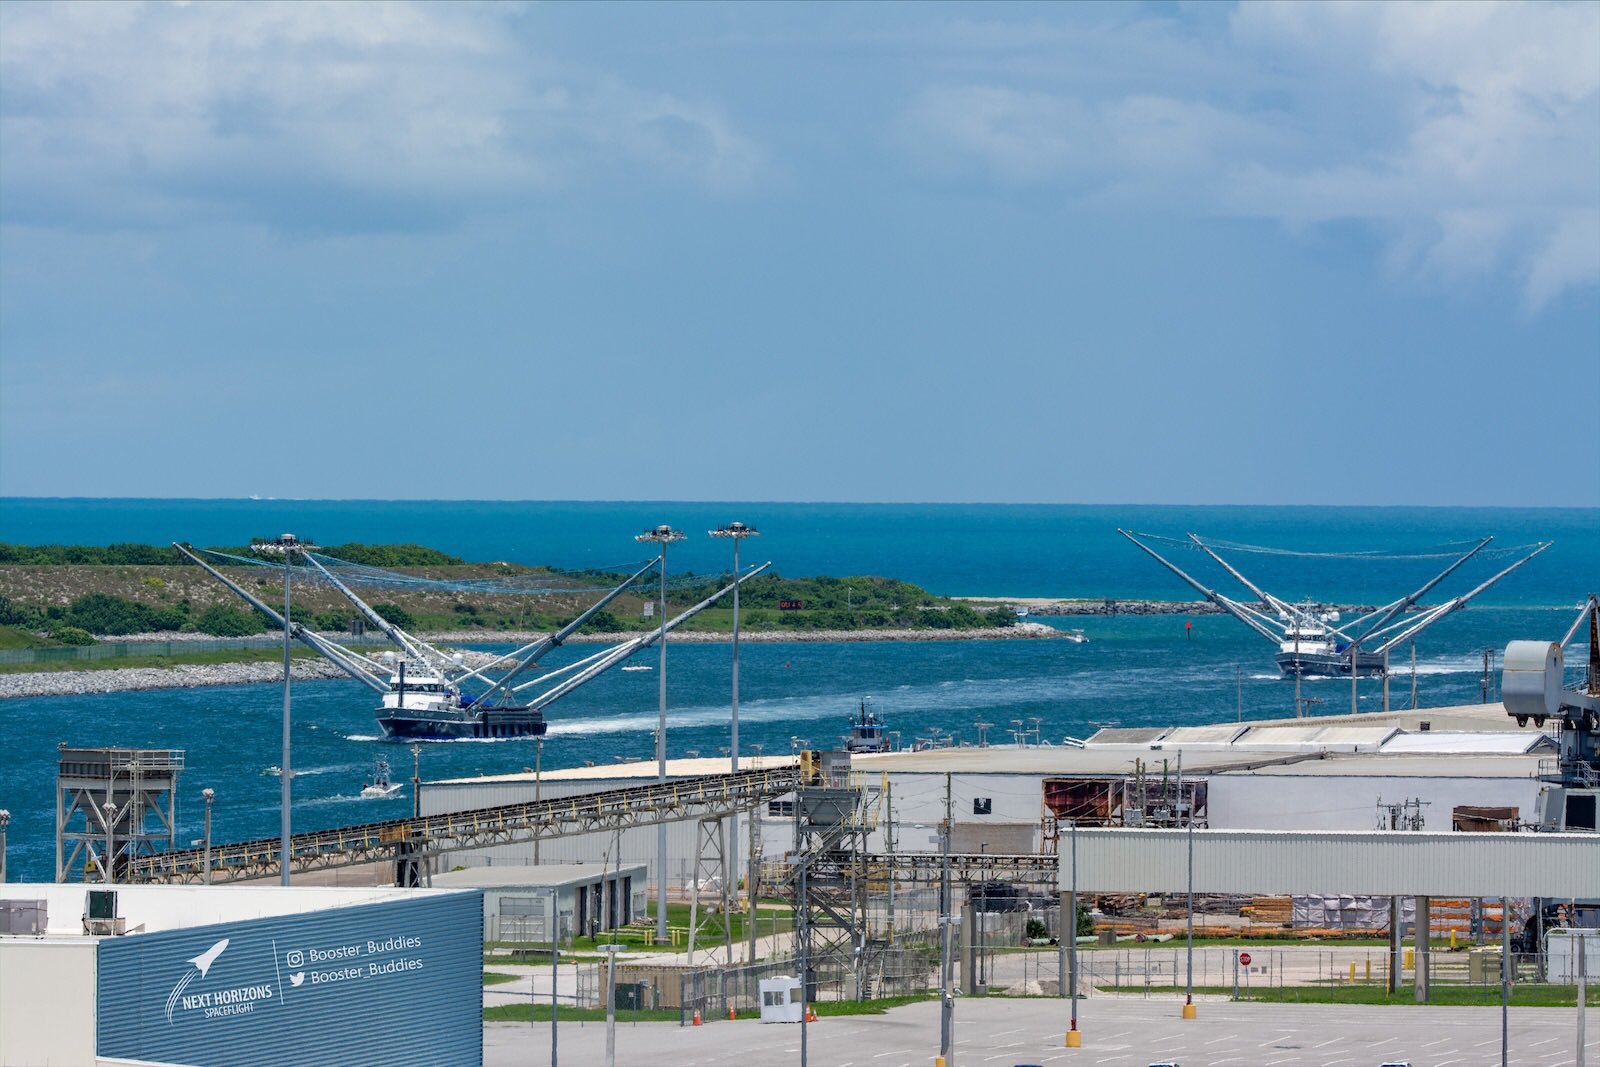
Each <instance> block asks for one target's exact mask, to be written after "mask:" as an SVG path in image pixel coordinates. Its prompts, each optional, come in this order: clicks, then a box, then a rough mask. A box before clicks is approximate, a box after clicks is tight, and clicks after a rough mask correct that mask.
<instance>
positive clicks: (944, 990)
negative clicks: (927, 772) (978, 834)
mask: <svg viewBox="0 0 1600 1067" xmlns="http://www.w3.org/2000/svg"><path fill="white" fill-rule="evenodd" d="M952 810H953V809H952V805H951V791H950V772H949V771H946V772H945V776H944V826H943V828H942V831H941V833H940V834H939V837H940V842H939V844H940V848H941V850H942V852H943V858H942V860H941V862H940V869H939V923H940V926H941V927H942V929H943V934H944V936H943V937H941V938H940V939H939V1058H938V1060H937V1065H936V1067H955V1048H954V1045H955V1021H956V1020H955V1012H956V999H955V991H954V990H952V989H951V988H950V954H951V944H950V939H951V932H952V916H951V914H950V912H951V907H950V904H951V901H950V830H951V824H950V818H951V814H952Z"/></svg>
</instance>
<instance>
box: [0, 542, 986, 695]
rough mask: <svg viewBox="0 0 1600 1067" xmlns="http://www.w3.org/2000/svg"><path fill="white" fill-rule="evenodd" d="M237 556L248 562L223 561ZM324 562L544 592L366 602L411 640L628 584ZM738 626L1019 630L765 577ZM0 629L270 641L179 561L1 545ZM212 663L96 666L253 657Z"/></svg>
mask: <svg viewBox="0 0 1600 1067" xmlns="http://www.w3.org/2000/svg"><path fill="white" fill-rule="evenodd" d="M231 551H232V552H233V553H234V554H241V553H243V552H244V551H245V550H244V549H233V550H231ZM328 554H330V555H335V556H338V557H339V558H342V559H348V560H351V561H352V562H358V563H363V564H368V565H373V566H382V567H387V568H391V569H396V570H400V571H403V572H404V573H407V574H411V575H415V576H418V577H424V578H430V579H438V580H450V581H467V580H480V581H481V580H485V579H494V580H496V581H498V582H501V583H507V582H509V583H514V584H518V585H522V586H524V587H526V588H529V589H532V590H539V589H543V590H546V591H543V592H538V591H535V592H529V593H504V592H477V591H474V592H465V591H463V590H462V589H460V588H457V589H451V588H449V587H443V586H436V587H429V588H425V589H422V590H412V589H407V590H394V589H381V588H380V589H369V590H367V592H368V593H369V594H370V599H371V600H372V601H373V607H374V609H375V610H377V611H378V612H379V613H380V614H382V615H384V616H385V617H386V618H388V619H390V620H391V621H393V622H394V623H395V624H397V625H399V626H401V627H404V628H405V629H407V630H411V631H413V632H418V633H437V632H452V633H460V634H468V635H471V638H472V639H473V640H481V641H482V642H484V643H492V642H495V641H496V640H497V639H499V638H500V637H501V635H503V634H507V633H509V632H513V631H514V632H528V631H550V630H554V629H556V628H558V627H560V626H563V625H565V624H567V623H568V622H570V621H571V620H573V619H574V618H576V617H577V615H578V613H579V612H581V611H582V610H584V609H585V608H586V607H587V606H588V605H590V604H592V603H593V602H594V600H595V599H596V598H597V597H598V596H599V595H600V594H601V593H603V592H604V591H606V590H607V589H609V588H610V587H612V586H613V585H615V584H617V583H619V582H620V581H621V580H622V578H623V577H624V576H623V575H620V574H607V573H598V572H560V571H556V570H553V569H551V568H546V567H529V566H523V565H518V564H510V563H503V562H496V563H467V562H465V561H463V560H461V559H459V558H457V557H454V556H449V555H446V554H444V553H441V552H437V551H435V550H433V549H429V548H425V547H422V546H418V545H356V544H351V545H338V546H333V547H331V548H330V549H329V550H328ZM222 570H223V572H224V573H225V574H227V575H228V576H229V578H230V579H232V580H233V581H235V582H238V583H239V584H240V585H241V586H242V587H244V588H245V589H248V590H250V591H252V592H253V593H255V594H257V595H259V596H260V597H261V598H262V599H264V600H265V601H267V602H268V603H270V604H274V605H276V604H277V603H278V590H279V588H280V585H279V577H278V575H277V574H276V573H273V572H269V571H263V570H261V569H259V568H254V567H249V566H244V565H238V566H232V567H223V568H222ZM728 580H729V578H728V576H726V575H722V576H709V577H707V576H698V577H697V576H695V575H693V574H688V573H686V574H683V575H680V576H678V577H677V578H675V579H674V580H673V582H672V583H671V584H670V586H669V588H668V596H667V611H668V613H669V615H673V614H677V613H678V612H680V611H682V610H683V609H685V608H688V607H689V606H691V605H693V604H695V603H698V602H699V601H701V600H703V599H705V598H706V597H708V596H710V595H711V594H712V593H713V592H715V591H716V590H717V589H718V588H720V587H721V586H722V585H724V584H726V583H727V581H728ZM653 599H654V592H653V590H652V589H651V588H650V587H649V586H648V585H644V586H641V587H640V588H638V589H630V590H629V591H628V592H627V593H624V594H623V595H621V596H619V597H618V598H617V599H616V600H614V601H612V603H611V604H610V605H609V606H608V607H607V608H606V609H605V610H603V611H601V612H599V613H597V614H596V615H595V616H594V617H593V618H592V619H591V620H590V621H589V622H588V623H587V624H586V625H585V626H584V628H583V629H584V631H586V632H591V633H596V632H601V633H614V632H619V631H628V630H635V631H639V630H648V629H650V628H652V627H653V626H654V625H655V622H654V620H653V619H647V618H645V617H644V614H643V612H644V608H645V605H646V603H647V602H651V601H653ZM293 611H294V616H295V617H296V618H297V619H302V620H306V621H308V622H309V623H310V624H311V625H312V626H314V627H315V628H316V629H319V630H323V631H331V632H339V631H343V630H344V629H346V628H347V627H348V626H349V625H350V623H351V621H352V619H353V618H354V617H355V616H356V615H357V612H356V610H355V609H354V608H353V607H352V606H351V605H350V604H349V602H348V601H346V600H345V599H344V598H343V597H342V596H341V595H340V594H339V593H338V592H337V590H334V589H332V588H331V587H328V586H326V585H318V584H314V583H302V585H301V586H299V587H297V588H296V590H295V593H294V597H293ZM732 621H733V612H732V608H731V605H730V606H720V605H719V606H717V607H713V608H709V609H707V610H705V611H703V612H702V613H701V614H699V615H698V616H696V617H695V618H694V619H692V620H690V621H689V622H688V623H686V624H685V625H684V627H683V629H684V630H685V631H697V632H702V633H726V632H728V631H729V630H731V628H732ZM741 622H742V624H743V626H744V628H745V630H746V632H750V633H760V632H791V631H807V630H812V631H815V630H842V631H851V630H885V629H907V630H922V631H935V632H937V631H951V632H958V631H962V630H973V629H979V628H984V627H996V626H999V627H1004V626H1010V625H1012V624H1013V623H1014V622H1015V619H1014V617H1013V616H1012V614H1011V613H1010V612H1009V611H1005V610H995V611H992V612H982V611H977V610H974V608H972V607H971V606H969V605H967V604H965V603H962V602H960V601H956V600H952V599H949V598H946V597H940V596H936V595H934V594H932V593H930V592H928V591H927V590H925V589H922V588H921V587H919V586H915V585H911V584H909V583H907V582H901V581H897V580H895V579H891V578H880V577H870V576H869V577H846V578H832V577H819V578H784V577H781V576H779V575H775V574H771V573H767V574H763V575H761V576H759V577H756V578H753V579H749V580H748V581H747V582H746V584H745V586H744V588H743V591H742V595H741ZM0 627H7V628H9V629H8V630H7V631H6V633H5V635H4V636H3V638H0V640H3V641H4V642H7V643H6V644H0V647H12V648H39V647H55V646H61V645H84V644H91V643H93V642H95V641H96V640H105V639H114V638H116V637H118V636H121V635H125V634H131V633H148V632H158V633H159V632H174V633H177V634H184V633H198V634H206V635H210V636H218V637H243V636H251V635H257V634H262V633H265V632H266V622H265V620H264V619H262V618H261V617H260V616H258V615H256V614H255V613H254V612H252V611H250V610H248V609H245V608H242V607H241V606H239V600H238V598H237V597H236V596H235V595H234V594H233V593H232V592H230V591H229V590H227V589H226V588H224V587H223V586H222V585H221V584H220V583H218V582H217V581H216V580H215V579H213V578H212V577H211V576H210V575H208V574H206V573H205V572H204V571H202V570H201V569H200V568H199V567H196V566H194V565H193V564H190V563H188V562H187V561H186V560H184V558H183V557H182V556H180V555H179V554H178V553H177V552H176V551H174V550H172V549H170V548H159V547H157V546H151V545H114V546H110V547H109V548H98V547H85V546H48V545H47V546H26V545H21V546H19V545H8V544H0ZM211 655H212V654H210V653H193V654H190V653H184V654H180V655H177V656H171V657H158V658H157V659H158V660H159V662H148V661H147V660H148V659H149V658H148V657H129V658H127V659H118V660H99V661H95V667H96V668H98V669H107V668H112V667H132V666H164V665H170V664H173V663H180V662H187V663H211V662H240V661H243V660H250V659H254V658H268V657H257V656H255V655H251V654H244V653H240V654H233V653H229V654H227V656H228V658H227V659H224V660H217V659H213V658H207V657H210V656H211ZM79 666H85V663H84V662H83V661H72V660H60V661H56V660H51V661H46V662H41V663H39V664H36V665H34V666H33V669H46V670H60V669H72V668H74V667H79Z"/></svg>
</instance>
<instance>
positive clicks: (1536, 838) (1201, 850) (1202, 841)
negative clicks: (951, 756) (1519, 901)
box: [1058, 827, 1600, 898]
mask: <svg viewBox="0 0 1600 1067" xmlns="http://www.w3.org/2000/svg"><path fill="white" fill-rule="evenodd" d="M1191 855H1192V858H1193V881H1192V883H1191V881H1190V873H1189V871H1190V868H1189V862H1190V857H1191ZM1072 856H1073V853H1071V852H1068V853H1065V854H1064V855H1063V856H1062V858H1061V862H1060V866H1059V868H1058V872H1059V882H1058V884H1059V885H1060V887H1061V888H1062V889H1066V888H1068V887H1069V886H1070V885H1071V884H1072V882H1073V880H1074V879H1073V862H1074V861H1073V859H1072ZM1076 864H1077V871H1076V883H1077V887H1078V889H1079V890H1081V891H1092V892H1114V893H1173V892H1183V891H1184V889H1185V888H1186V887H1187V886H1189V885H1191V884H1192V885H1193V887H1194V891H1195V892H1197V893H1250V894H1274V895H1283V894H1295V893H1314V894H1333V893H1341V894H1344V893H1348V894H1356V895H1363V894H1373V895H1381V896H1438V897H1474V896H1513V897H1555V898H1563V897H1578V898H1588V897H1593V896H1596V895H1600V836H1596V835H1594V834H1554V833H1540V834H1534V833H1528V834H1459V833H1450V832H1443V833H1432V832H1407V831H1397V832H1386V833H1378V832H1376V831H1371V830H1365V831H1327V830H1309V831H1285V830H1194V831H1192V832H1189V831H1184V830H1130V829H1123V828H1121V827H1116V828H1109V827H1107V828H1099V827H1096V828H1093V829H1083V830H1080V831H1078V835H1077V848H1076Z"/></svg>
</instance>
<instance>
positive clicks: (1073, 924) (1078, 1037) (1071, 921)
mask: <svg viewBox="0 0 1600 1067" xmlns="http://www.w3.org/2000/svg"><path fill="white" fill-rule="evenodd" d="M1068 825H1070V826H1071V828H1072V829H1071V835H1072V836H1071V841H1072V858H1071V867H1072V881H1071V883H1070V885H1071V889H1070V890H1069V891H1068V893H1067V910H1068V911H1069V912H1070V914H1069V915H1068V916H1066V917H1065V918H1064V919H1063V920H1062V922H1061V936H1062V937H1070V938H1071V939H1072V940H1070V941H1068V942H1067V945H1068V946H1069V947H1068V948H1067V959H1068V965H1067V976H1066V977H1067V981H1068V982H1070V983H1071V989H1072V993H1071V996H1072V1021H1071V1023H1070V1025H1069V1027H1068V1029H1067V1048H1081V1047H1082V1046H1083V1035H1082V1034H1081V1033H1079V1032H1078V820H1077V819H1073V820H1072V822H1071V823H1070V824H1068Z"/></svg>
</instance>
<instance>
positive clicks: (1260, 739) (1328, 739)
mask: <svg viewBox="0 0 1600 1067" xmlns="http://www.w3.org/2000/svg"><path fill="white" fill-rule="evenodd" d="M1399 732H1400V731H1399V728H1398V727H1396V726H1388V725H1365V724H1363V725H1359V726H1355V725H1348V724H1345V723H1340V724H1338V725H1328V724H1312V723H1305V724H1303V725H1299V726H1255V727H1251V729H1250V732H1249V733H1247V734H1245V735H1244V736H1243V737H1241V738H1239V740H1238V741H1237V742H1235V744H1234V747H1235V748H1241V749H1253V750H1255V751H1257V752H1280V751H1307V750H1318V749H1320V750H1337V751H1341V752H1361V751H1374V752H1375V751H1377V749H1378V748H1379V746H1381V745H1382V744H1383V743H1384V742H1385V741H1387V740H1389V738H1391V737H1393V736H1394V735H1395V734H1397V733H1399Z"/></svg>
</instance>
